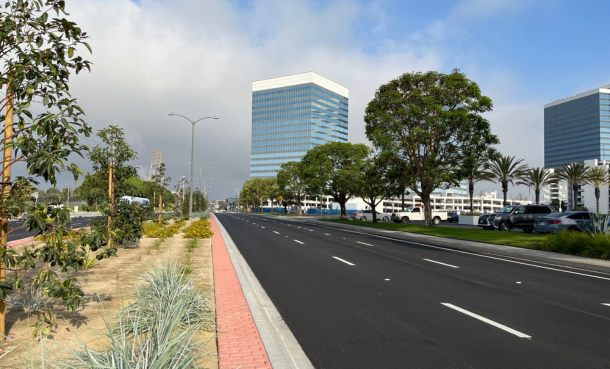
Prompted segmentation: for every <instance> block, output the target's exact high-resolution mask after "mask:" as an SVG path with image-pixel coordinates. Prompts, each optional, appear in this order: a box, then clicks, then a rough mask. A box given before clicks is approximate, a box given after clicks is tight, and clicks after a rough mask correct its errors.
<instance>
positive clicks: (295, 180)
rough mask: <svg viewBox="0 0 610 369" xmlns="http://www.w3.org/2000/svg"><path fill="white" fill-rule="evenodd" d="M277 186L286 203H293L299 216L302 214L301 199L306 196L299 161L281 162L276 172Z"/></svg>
mask: <svg viewBox="0 0 610 369" xmlns="http://www.w3.org/2000/svg"><path fill="white" fill-rule="evenodd" d="M277 186H278V189H279V192H280V195H281V196H282V197H283V198H284V201H283V202H285V203H286V204H295V205H296V206H297V209H298V212H299V216H300V215H303V201H304V200H305V196H306V192H305V190H306V188H305V183H304V181H303V169H302V166H301V162H297V161H289V162H287V163H283V164H282V167H281V169H280V170H279V171H278V172H277Z"/></svg>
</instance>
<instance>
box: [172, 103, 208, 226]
mask: <svg viewBox="0 0 610 369" xmlns="http://www.w3.org/2000/svg"><path fill="white" fill-rule="evenodd" d="M169 116H170V117H174V116H177V117H182V118H184V119H186V120H188V121H189V122H191V124H192V126H193V133H192V137H191V188H190V192H191V194H190V200H189V220H192V218H193V170H194V166H193V165H194V163H195V124H196V123H197V122H199V121H200V120H204V119H218V118H216V117H215V116H214V117H203V118H199V119H197V120H196V121H192V120H190V119H188V118H187V117H185V116H184V115H180V114H174V113H171V114H169Z"/></svg>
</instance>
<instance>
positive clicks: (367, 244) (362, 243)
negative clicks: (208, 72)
mask: <svg viewBox="0 0 610 369" xmlns="http://www.w3.org/2000/svg"><path fill="white" fill-rule="evenodd" d="M356 243H359V244H361V245H366V246H373V245H371V244H370V243H364V242H360V241H356Z"/></svg>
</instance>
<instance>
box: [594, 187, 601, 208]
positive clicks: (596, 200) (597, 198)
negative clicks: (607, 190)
mask: <svg viewBox="0 0 610 369" xmlns="http://www.w3.org/2000/svg"><path fill="white" fill-rule="evenodd" d="M599 195H600V191H599V187H595V205H596V206H597V214H599Z"/></svg>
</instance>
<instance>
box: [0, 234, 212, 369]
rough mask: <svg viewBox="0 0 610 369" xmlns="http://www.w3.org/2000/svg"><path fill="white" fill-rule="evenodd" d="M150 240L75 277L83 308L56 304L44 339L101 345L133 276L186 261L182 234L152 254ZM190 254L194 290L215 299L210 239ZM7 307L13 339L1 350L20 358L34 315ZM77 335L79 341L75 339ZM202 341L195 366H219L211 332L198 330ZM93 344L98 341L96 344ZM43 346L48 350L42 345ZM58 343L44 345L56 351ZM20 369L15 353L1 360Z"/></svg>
mask: <svg viewBox="0 0 610 369" xmlns="http://www.w3.org/2000/svg"><path fill="white" fill-rule="evenodd" d="M155 241H157V239H154V238H143V239H142V240H141V241H140V243H139V244H138V245H126V246H124V247H121V248H120V249H119V251H118V257H113V258H110V259H104V260H102V261H98V262H96V264H95V265H94V266H93V267H91V268H90V269H87V270H80V271H78V273H77V274H76V276H77V283H78V285H79V286H80V287H81V288H82V289H83V291H84V292H85V301H86V302H85V306H84V307H81V308H80V309H78V310H77V311H75V312H66V310H65V309H64V308H63V306H61V305H60V304H56V305H55V306H53V314H54V317H55V325H54V326H53V329H52V331H51V335H50V336H48V337H47V338H46V339H45V341H46V340H47V339H48V340H50V341H53V342H54V343H57V344H58V345H59V346H70V345H71V344H74V343H77V342H79V340H80V341H82V342H83V343H85V344H87V345H88V346H91V347H93V348H95V347H96V346H99V344H102V342H101V341H99V335H98V334H96V332H97V333H102V334H104V333H106V332H107V329H106V325H105V321H104V319H108V320H110V321H111V322H112V321H114V320H115V317H116V316H117V312H118V309H119V307H120V306H124V305H126V304H128V303H129V301H130V298H131V296H132V293H133V289H134V285H135V284H136V283H137V282H138V276H139V275H141V274H142V272H143V271H145V270H146V269H147V268H148V267H150V266H151V265H152V264H156V265H161V264H162V263H163V262H164V261H166V260H171V261H174V260H176V261H179V262H181V263H184V262H185V261H186V258H187V255H188V251H187V246H186V245H187V242H188V241H189V240H188V239H185V238H182V234H181V233H179V234H177V235H174V236H173V237H172V238H167V239H166V240H165V241H164V242H162V243H161V244H160V245H159V250H156V247H155ZM190 255H191V261H192V263H191V265H190V269H191V270H192V274H191V276H193V277H194V282H195V283H194V284H195V288H198V289H200V290H202V291H209V293H208V297H209V298H210V299H212V303H213V299H214V291H213V289H214V280H213V269H212V249H211V241H210V239H203V240H198V247H197V248H196V249H195V251H194V252H193V253H192V254H190ZM11 307H12V306H11V305H10V303H9V304H8V308H9V313H8V314H7V332H9V335H10V336H11V337H14V339H13V340H8V341H0V352H1V351H8V350H13V351H14V352H16V353H18V354H19V355H21V356H27V353H28V350H27V347H28V340H29V343H30V344H32V345H37V343H36V342H35V341H33V340H31V338H30V337H31V332H32V328H31V327H30V326H31V325H32V324H34V322H35V321H36V316H35V315H33V316H31V317H30V318H29V319H30V320H29V323H28V315H27V314H26V313H24V312H23V311H17V310H15V309H11ZM77 336H78V337H77ZM201 338H203V339H205V340H206V341H207V342H208V343H207V345H206V347H205V351H206V352H205V355H206V358H205V359H204V361H203V362H201V363H200V365H201V367H202V368H218V357H217V352H218V351H217V348H216V339H215V332H202V335H201ZM96 341H98V342H96ZM45 346H47V345H46V344H45ZM55 346H57V345H52V344H51V345H48V347H55ZM21 367H23V365H22V364H21V362H20V361H19V360H18V359H17V358H16V357H15V356H14V355H11V354H9V355H7V356H5V357H4V358H2V359H0V368H21Z"/></svg>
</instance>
